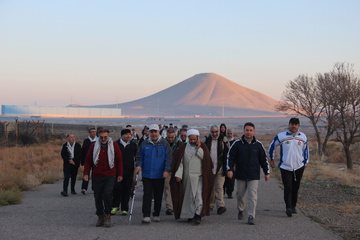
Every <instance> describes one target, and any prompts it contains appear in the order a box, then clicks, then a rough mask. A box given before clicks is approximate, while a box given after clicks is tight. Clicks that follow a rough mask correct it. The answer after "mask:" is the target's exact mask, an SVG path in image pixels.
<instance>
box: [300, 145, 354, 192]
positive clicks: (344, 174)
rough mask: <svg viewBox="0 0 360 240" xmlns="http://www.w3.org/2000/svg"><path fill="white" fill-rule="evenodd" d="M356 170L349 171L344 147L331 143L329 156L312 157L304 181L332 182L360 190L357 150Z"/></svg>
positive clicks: (313, 155)
mask: <svg viewBox="0 0 360 240" xmlns="http://www.w3.org/2000/svg"><path fill="white" fill-rule="evenodd" d="M352 156H353V158H354V159H353V161H354V169H353V170H352V171H351V170H347V169H346V162H345V157H344V153H343V151H342V146H341V145H340V144H339V143H336V142H331V143H330V144H329V148H328V155H327V156H322V157H320V156H317V155H315V154H312V155H311V161H310V162H309V164H308V166H307V168H306V171H305V172H304V179H305V180H308V181H316V180H320V181H326V180H327V181H331V182H333V183H335V184H337V185H341V186H349V187H355V188H360V168H359V165H358V163H357V162H358V159H357V158H358V156H359V155H358V154H357V150H355V149H354V150H353V154H352Z"/></svg>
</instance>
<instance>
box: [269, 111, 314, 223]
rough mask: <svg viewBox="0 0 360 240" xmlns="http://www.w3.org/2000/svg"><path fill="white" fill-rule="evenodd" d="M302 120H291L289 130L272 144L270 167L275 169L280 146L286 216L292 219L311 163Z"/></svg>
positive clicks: (282, 133) (280, 165)
mask: <svg viewBox="0 0 360 240" xmlns="http://www.w3.org/2000/svg"><path fill="white" fill-rule="evenodd" d="M299 127H300V120H299V119H298V118H291V119H290V121H289V130H288V131H285V132H281V133H279V134H278V135H276V136H275V138H274V140H273V141H272V142H271V144H270V148H269V158H270V166H271V167H272V168H274V167H275V161H274V158H275V150H276V147H277V146H280V163H279V165H278V167H279V168H280V171H281V178H282V181H283V184H284V201H285V205H286V215H287V216H288V217H292V214H293V213H296V203H297V198H298V191H299V188H300V181H301V178H302V176H303V173H304V170H305V165H306V164H307V163H308V162H309V148H308V140H307V137H306V135H305V134H304V133H302V132H299Z"/></svg>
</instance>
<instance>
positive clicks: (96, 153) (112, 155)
mask: <svg viewBox="0 0 360 240" xmlns="http://www.w3.org/2000/svg"><path fill="white" fill-rule="evenodd" d="M100 149H101V141H100V139H98V140H97V141H96V142H95V145H94V152H93V161H94V165H97V163H98V162H99V155H100ZM107 150H108V162H109V167H110V168H113V167H114V159H115V150H114V143H113V140H112V139H111V138H110V137H109V140H108V142H107Z"/></svg>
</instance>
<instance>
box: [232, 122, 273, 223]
mask: <svg viewBox="0 0 360 240" xmlns="http://www.w3.org/2000/svg"><path fill="white" fill-rule="evenodd" d="M254 135H255V125H254V124H253V123H250V122H248V123H245V125H244V135H243V136H242V137H241V139H239V140H237V141H235V142H234V143H233V145H232V146H231V148H230V151H229V155H228V159H227V170H228V172H227V176H228V177H229V178H230V179H231V178H233V177H235V179H236V186H237V194H236V197H237V201H238V204H237V208H238V211H239V212H238V219H239V220H241V219H242V218H243V211H244V210H245V201H244V197H245V194H246V193H247V207H246V208H247V215H248V224H250V225H254V224H255V223H254V218H255V209H256V203H257V189H258V184H259V180H260V167H261V168H262V169H263V171H264V174H265V181H268V180H269V179H270V172H269V164H268V161H267V159H266V153H265V149H264V147H263V145H262V143H261V142H260V141H258V140H257V139H256V138H255V136H254ZM234 165H235V166H236V169H234ZM234 172H235V173H234Z"/></svg>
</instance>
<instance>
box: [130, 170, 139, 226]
mask: <svg viewBox="0 0 360 240" xmlns="http://www.w3.org/2000/svg"><path fill="white" fill-rule="evenodd" d="M138 176H139V174H136V177H135V179H133V183H132V186H131V190H132V195H131V198H132V199H131V207H130V214H129V224H130V223H131V218H132V213H133V209H134V201H135V192H136V185H137V180H138Z"/></svg>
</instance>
